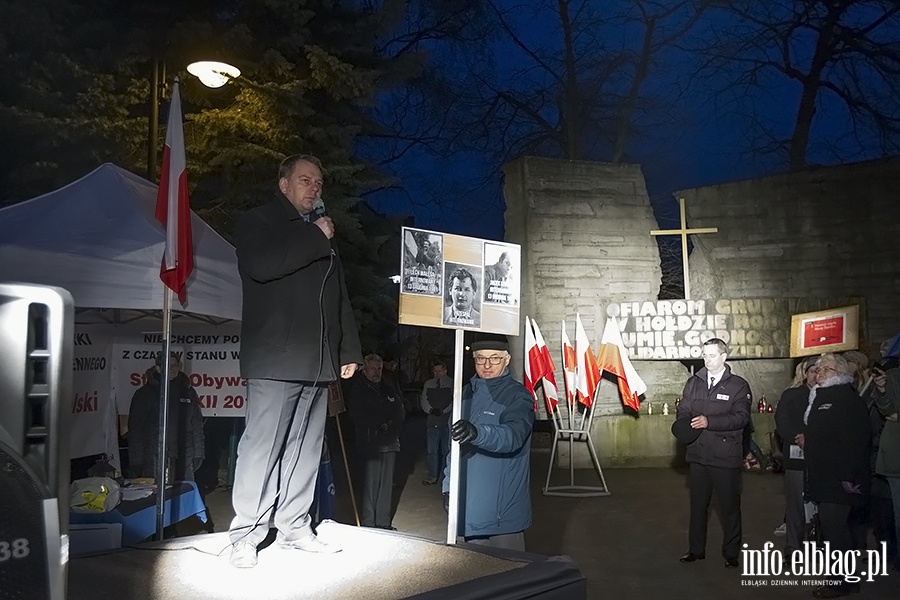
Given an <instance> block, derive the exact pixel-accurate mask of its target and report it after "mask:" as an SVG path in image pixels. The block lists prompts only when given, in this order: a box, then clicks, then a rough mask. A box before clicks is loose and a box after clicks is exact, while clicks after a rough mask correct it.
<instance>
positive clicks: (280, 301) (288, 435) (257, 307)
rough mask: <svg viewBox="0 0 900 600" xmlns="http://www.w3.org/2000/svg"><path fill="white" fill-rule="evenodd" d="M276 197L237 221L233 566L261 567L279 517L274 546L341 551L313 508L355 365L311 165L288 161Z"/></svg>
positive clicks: (351, 325)
mask: <svg viewBox="0 0 900 600" xmlns="http://www.w3.org/2000/svg"><path fill="white" fill-rule="evenodd" d="M278 176H279V179H278V189H279V192H280V193H277V194H276V196H275V199H274V200H273V201H272V202H270V203H269V204H266V205H264V206H260V207H258V208H254V209H252V210H249V211H247V212H245V213H244V214H243V216H242V217H241V218H240V220H239V221H238V224H237V228H236V232H235V246H236V248H237V257H238V271H239V272H240V275H241V282H242V284H243V292H244V304H243V319H242V323H241V375H242V376H243V377H244V378H245V379H246V380H247V414H246V428H245V430H244V434H243V436H242V437H241V441H240V445H239V446H238V460H237V468H236V472H235V482H234V489H233V492H232V503H233V505H234V512H235V517H234V521H232V524H231V528H230V531H229V537H230V539H231V542H232V551H231V564H232V565H234V566H236V567H241V568H247V567H253V566H255V565H256V562H257V556H256V547H257V545H258V544H259V543H260V542H262V541H263V539H265V537H266V535H267V534H268V524H269V518H270V517H271V516H272V513H273V511H274V524H275V526H276V527H277V528H278V536H277V541H278V543H279V544H280V545H282V546H284V547H288V548H296V549H299V550H304V551H307V552H320V553H322V552H336V551H338V550H339V548H337V547H335V546H331V545H326V544H324V543H323V542H321V541H320V540H319V539H318V538H317V537H316V536H315V534H314V533H313V531H312V523H311V519H310V516H309V509H310V506H311V504H312V501H313V496H314V492H315V483H316V474H317V471H318V467H319V460H320V457H321V453H322V441H323V438H324V429H325V417H326V405H327V394H326V389H327V386H328V384H329V383H330V382H332V381H335V380H336V379H337V378H338V377H341V378H345V379H346V378H349V377H352V376H353V373H354V372H355V371H356V366H357V364H358V363H359V362H360V361H361V360H362V356H361V351H360V345H359V335H358V332H357V330H356V321H355V319H354V317H353V311H352V309H351V307H350V301H349V298H348V297H347V288H346V285H345V284H344V274H343V269H342V267H341V261H340V258H339V257H338V256H337V254H336V252H335V250H334V248H333V246H332V241H331V240H332V238H333V237H334V223H333V222H332V220H331V219H330V218H329V217H326V216H324V210H322V213H323V214H322V216H317V215H316V214H315V212H314V210H313V207H314V205H316V204H317V202H321V199H320V198H319V196H320V194H321V192H322V185H323V180H322V177H323V174H322V166H321V163H320V162H319V160H318V159H317V158H315V157H314V156H309V155H294V156H290V157H288V158H286V159H285V160H284V161H283V162H282V163H281V167H280V169H279V173H278Z"/></svg>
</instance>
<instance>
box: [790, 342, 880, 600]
mask: <svg viewBox="0 0 900 600" xmlns="http://www.w3.org/2000/svg"><path fill="white" fill-rule="evenodd" d="M816 368H817V370H818V372H817V374H816V385H815V387H813V389H812V390H810V392H809V399H810V403H809V406H808V408H807V411H806V414H805V415H804V419H805V421H806V444H805V447H804V454H805V458H806V474H807V496H808V497H809V499H810V500H812V501H813V502H815V503H816V504H817V505H818V511H819V524H820V527H821V531H822V538H823V540H822V541H823V542H830V544H831V549H832V550H839V551H841V552H848V551H850V550H853V549H854V543H853V535H852V532H851V528H850V523H849V522H848V518H849V516H850V511H851V509H852V508H854V507H856V506H861V505H863V504H865V502H866V499H867V498H868V495H869V484H870V480H871V473H870V469H869V454H870V452H871V444H872V429H871V425H870V424H869V415H868V412H867V410H866V405H865V402H863V401H862V399H861V398H860V397H859V395H858V394H857V393H856V390H854V388H853V385H852V384H853V376H852V375H851V374H850V367H849V365H848V364H847V361H846V360H845V359H844V358H843V357H841V356H838V355H834V354H823V355H822V356H820V357H819V360H818V361H816ZM850 576H855V577H853V579H856V578H857V577H858V576H859V574H858V573H852V574H851V573H847V574H845V577H844V578H843V579H842V580H841V582H840V583H839V584H838V585H833V586H822V587H821V588H818V589H817V590H815V592H813V595H814V596H815V597H817V598H836V597H838V596H846V595H848V594H851V593H854V592H857V591H859V583H858V581H859V580H858V579H856V581H853V580H852V579H849V580H848V577H850Z"/></svg>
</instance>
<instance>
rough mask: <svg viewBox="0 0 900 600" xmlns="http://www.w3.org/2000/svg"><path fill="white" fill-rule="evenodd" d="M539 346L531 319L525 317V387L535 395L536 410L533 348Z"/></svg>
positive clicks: (535, 405)
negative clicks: (532, 359)
mask: <svg viewBox="0 0 900 600" xmlns="http://www.w3.org/2000/svg"><path fill="white" fill-rule="evenodd" d="M536 347H537V342H535V341H534V332H533V331H532V330H531V319H529V318H528V317H525V364H524V365H523V367H524V372H525V377H524V379H525V381H524V382H523V383H524V384H525V387H526V388H528V391H529V392H531V395H532V396H534V410H535V411H536V410H537V396H535V395H534V387H535V383H536V382H535V380H534V375H532V361H531V355H532V349H533V348H536Z"/></svg>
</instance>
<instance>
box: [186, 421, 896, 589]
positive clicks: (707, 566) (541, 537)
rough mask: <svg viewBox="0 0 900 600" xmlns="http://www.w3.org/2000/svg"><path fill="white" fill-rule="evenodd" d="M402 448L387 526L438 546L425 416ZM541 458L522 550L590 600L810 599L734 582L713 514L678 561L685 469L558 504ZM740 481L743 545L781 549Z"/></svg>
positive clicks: (222, 523) (768, 519)
mask: <svg viewBox="0 0 900 600" xmlns="http://www.w3.org/2000/svg"><path fill="white" fill-rule="evenodd" d="M401 443H402V445H403V452H402V453H401V456H400V458H399V460H398V467H397V471H398V473H397V475H398V478H397V479H398V484H399V486H398V489H397V490H395V501H396V502H397V511H396V516H395V518H394V525H395V526H396V527H397V529H398V530H399V531H401V532H405V533H410V534H415V535H421V536H426V537H431V538H435V539H444V538H445V537H446V517H445V515H444V511H443V507H442V502H441V494H440V489H439V487H438V486H436V485H430V486H424V485H422V484H421V480H422V479H423V477H424V474H425V473H424V418H422V417H412V418H411V419H409V421H408V423H407V427H406V429H405V431H404V436H403V439H402V440H401ZM549 458H550V453H549V449H545V448H536V449H535V450H534V451H533V454H532V464H533V468H532V490H533V492H532V493H533V495H532V502H533V505H534V524H533V525H532V527H531V529H529V530H528V531H527V532H526V548H527V550H528V551H529V552H535V553H538V554H544V555H554V554H565V555H568V556H570V557H571V558H572V559H573V560H574V561H575V563H576V564H577V565H578V567H579V568H580V569H581V571H582V573H583V574H584V575H585V577H586V578H587V580H588V593H589V597H590V598H603V597H613V598H665V599H667V600H679V599H684V600H688V599H690V600H694V599H696V598H736V599H742V598H786V599H792V598H798V599H799V598H810V597H812V596H811V592H812V590H813V589H814V588H813V587H811V586H810V585H809V583H808V582H809V579H810V578H796V577H787V576H780V577H749V576H743V575H742V570H743V567H741V568H737V569H733V568H731V569H729V568H725V566H724V563H723V560H722V559H721V557H720V551H719V546H720V543H721V539H722V533H721V528H720V527H719V523H718V519H717V517H716V516H715V515H711V518H710V526H709V534H708V536H709V537H708V545H707V559H706V560H704V561H699V562H695V563H691V564H683V563H680V562H679V561H678V557H679V556H681V555H682V554H683V553H684V552H686V551H687V521H688V490H687V487H686V479H687V472H686V469H683V468H668V469H665V468H664V469H604V475H605V476H606V482H607V484H608V486H609V490H610V492H611V495H610V496H608V497H600V498H561V497H549V496H544V495H543V494H542V493H541V487H542V486H543V484H544V480H545V478H546V473H547V464H548V461H549ZM332 460H333V464H334V467H335V470H336V473H335V478H336V486H337V490H338V495H339V497H343V498H346V489H347V488H346V481H345V478H344V477H342V474H341V473H340V470H341V469H342V463H341V461H340V458H339V454H336V453H334V452H333V453H332ZM601 462H602V456H601ZM591 474H592V472H591V471H587V470H579V471H576V475H577V479H576V481H577V482H579V483H583V484H594V483H595V481H590V476H591ZM555 477H559V479H554V481H553V483H563V482H564V481H566V480H567V477H568V471H566V470H564V469H559V470H558V472H557V473H555ZM743 481H744V493H743V502H742V510H743V527H744V542H745V543H746V544H748V547H749V549H756V550H761V549H762V548H763V544H765V543H766V542H773V543H774V544H775V546H774V548H775V549H777V550H781V549H782V544H783V541H784V538H780V537H775V536H774V534H773V530H774V529H775V528H776V527H777V526H778V525H779V524H780V523H781V518H782V514H783V510H784V503H783V496H782V493H781V489H782V487H781V486H782V479H781V476H780V475H774V474H759V473H745V474H744V478H743ZM207 505H208V507H209V509H210V512H211V513H212V514H213V517H214V519H215V523H216V531H222V530H224V529H226V528H227V526H228V521H229V520H230V518H231V514H232V513H231V508H230V495H229V493H228V491H227V490H226V489H224V488H220V489H219V490H216V491H214V492H212V493H210V494H209V495H208V497H207ZM336 520H337V521H340V522H345V523H352V522H354V521H353V513H352V509H351V508H350V504H349V502H339V505H338V514H337V517H336ZM182 529H189V526H188V527H184V528H182V527H181V526H180V527H179V531H180V532H182V533H189V531H187V530H185V531H182ZM742 564H743V561H742ZM889 572H890V575H888V576H879V577H875V581H874V582H872V583H863V589H862V594H861V595H859V596H856V597H858V598H861V599H863V598H865V599H870V598H871V599H873V600H874V599H887V598H891V599H895V598H897V597H898V594H900V573H898V572H896V571H889ZM753 584H756V585H753ZM760 584H762V585H760ZM778 584H781V585H778ZM793 584H797V585H793Z"/></svg>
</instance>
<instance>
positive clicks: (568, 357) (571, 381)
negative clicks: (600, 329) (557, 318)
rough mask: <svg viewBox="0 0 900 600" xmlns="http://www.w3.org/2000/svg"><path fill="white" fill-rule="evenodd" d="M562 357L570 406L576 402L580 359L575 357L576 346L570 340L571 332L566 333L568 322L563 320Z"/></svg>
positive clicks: (567, 398)
mask: <svg viewBox="0 0 900 600" xmlns="http://www.w3.org/2000/svg"><path fill="white" fill-rule="evenodd" d="M562 359H563V378H564V379H565V381H564V383H565V384H566V401H567V402H568V403H569V406H572V405H573V404H575V371H576V369H577V365H578V360H577V359H576V358H575V346H573V345H572V342H570V341H569V334H567V333H566V322H565V320H563V322H562Z"/></svg>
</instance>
